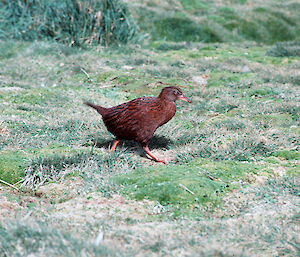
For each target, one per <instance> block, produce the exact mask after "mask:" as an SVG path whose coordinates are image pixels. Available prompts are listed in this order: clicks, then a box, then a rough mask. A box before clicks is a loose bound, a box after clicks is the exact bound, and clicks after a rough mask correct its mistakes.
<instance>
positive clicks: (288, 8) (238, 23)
mask: <svg viewBox="0 0 300 257" xmlns="http://www.w3.org/2000/svg"><path fill="white" fill-rule="evenodd" d="M174 6H176V9H175V10H176V11H175V10H174ZM246 6H247V8H246ZM129 8H130V9H131V10H132V13H133V16H134V17H135V19H136V20H137V23H138V24H139V26H140V27H141V29H142V30H143V31H147V32H148V33H149V34H150V35H151V37H152V39H154V40H162V39H163V40H168V41H176V42H178V41H187V42H210V43H212V42H235V41H245V40H250V41H255V42H262V43H267V44H272V43H274V42H277V41H288V40H290V41H292V40H299V36H298V35H299V22H300V20H299V17H298V15H297V12H298V11H299V8H300V6H299V4H296V3H293V2H288V3H286V4H285V3H279V2H276V3H274V2H271V1H270V2H269V1H267V2H264V3H262V2H261V1H252V2H251V6H249V5H248V4H247V1H230V5H229V4H228V3H227V2H224V3H223V2H218V1H209V2H208V1H193V0H188V1H187V0H184V1H170V2H167V3H164V4H161V5H159V6H158V5H157V4H156V3H155V1H146V2H145V3H140V1H138V0H137V1H131V2H130V3H129Z"/></svg>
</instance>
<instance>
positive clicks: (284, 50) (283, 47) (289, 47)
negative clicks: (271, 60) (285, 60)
mask: <svg viewBox="0 0 300 257" xmlns="http://www.w3.org/2000/svg"><path fill="white" fill-rule="evenodd" d="M266 55H268V56H274V57H288V56H300V42H280V43H276V44H275V45H273V46H271V47H270V49H269V50H268V51H267V52H266Z"/></svg>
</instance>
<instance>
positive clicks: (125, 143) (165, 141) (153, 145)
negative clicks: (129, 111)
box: [92, 135, 174, 152]
mask: <svg viewBox="0 0 300 257" xmlns="http://www.w3.org/2000/svg"><path fill="white" fill-rule="evenodd" d="M112 143H113V140H107V139H104V138H94V139H92V144H93V145H94V146H95V147H97V148H103V147H104V148H106V149H110V148H111V146H112ZM173 144H174V143H173V141H172V140H171V139H169V138H167V137H164V136H156V135H155V136H153V137H152V138H151V140H150V143H149V148H150V149H168V146H170V145H173ZM120 146H121V147H122V148H128V149H130V150H131V151H136V152H139V148H140V144H139V143H137V142H135V141H133V140H121V142H120V143H119V145H118V146H117V147H120Z"/></svg>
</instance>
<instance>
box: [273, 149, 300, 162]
mask: <svg viewBox="0 0 300 257" xmlns="http://www.w3.org/2000/svg"><path fill="white" fill-rule="evenodd" d="M272 156H275V157H280V158H284V159H286V160H299V159H300V153H299V151H296V150H278V151H276V152H274V153H272Z"/></svg>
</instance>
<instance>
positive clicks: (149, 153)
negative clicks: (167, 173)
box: [143, 146, 167, 164]
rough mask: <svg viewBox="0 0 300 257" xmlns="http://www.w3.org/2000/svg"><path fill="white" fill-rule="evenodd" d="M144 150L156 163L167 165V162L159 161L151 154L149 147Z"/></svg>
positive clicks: (144, 147)
mask: <svg viewBox="0 0 300 257" xmlns="http://www.w3.org/2000/svg"><path fill="white" fill-rule="evenodd" d="M143 149H144V150H145V152H146V153H147V154H148V155H149V156H150V157H151V158H152V159H153V160H154V161H156V162H162V163H164V164H167V162H166V161H164V160H161V159H158V158H157V157H156V156H155V155H154V154H153V153H151V152H150V150H149V148H148V146H143Z"/></svg>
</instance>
